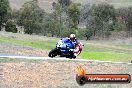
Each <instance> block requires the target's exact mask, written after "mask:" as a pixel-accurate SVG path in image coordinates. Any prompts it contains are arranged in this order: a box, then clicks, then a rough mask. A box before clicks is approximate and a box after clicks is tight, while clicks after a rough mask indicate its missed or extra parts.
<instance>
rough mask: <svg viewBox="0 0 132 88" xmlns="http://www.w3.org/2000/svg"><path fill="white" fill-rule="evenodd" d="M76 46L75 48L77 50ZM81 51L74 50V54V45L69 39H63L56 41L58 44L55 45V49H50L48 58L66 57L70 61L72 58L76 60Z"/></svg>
mask: <svg viewBox="0 0 132 88" xmlns="http://www.w3.org/2000/svg"><path fill="white" fill-rule="evenodd" d="M79 45H81V43H79V44H78V46H79ZM78 46H77V47H76V48H77V49H78ZM76 48H75V50H76ZM81 50H82V49H80V47H79V50H76V52H74V44H73V43H72V42H71V41H70V40H69V39H67V38H63V39H61V40H59V41H58V43H57V44H56V48H54V49H52V50H51V51H50V52H49V55H48V56H49V57H52V58H53V57H56V56H57V55H59V56H60V57H66V58H70V59H72V58H76V56H77V55H79V54H80V53H81ZM78 51H79V52H78ZM75 53H76V55H74V54H75Z"/></svg>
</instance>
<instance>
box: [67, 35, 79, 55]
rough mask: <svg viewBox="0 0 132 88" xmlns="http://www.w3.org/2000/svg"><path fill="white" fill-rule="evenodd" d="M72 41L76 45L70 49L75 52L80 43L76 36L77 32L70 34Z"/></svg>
mask: <svg viewBox="0 0 132 88" xmlns="http://www.w3.org/2000/svg"><path fill="white" fill-rule="evenodd" d="M69 39H70V41H71V42H72V43H73V45H74V49H70V50H71V51H73V52H76V51H77V50H76V49H75V48H76V46H77V45H78V43H79V42H78V40H77V39H76V36H75V34H70V38H69ZM73 57H75V58H76V56H75V55H74V56H73Z"/></svg>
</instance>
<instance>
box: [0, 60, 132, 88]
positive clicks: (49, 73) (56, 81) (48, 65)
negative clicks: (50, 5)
mask: <svg viewBox="0 0 132 88" xmlns="http://www.w3.org/2000/svg"><path fill="white" fill-rule="evenodd" d="M79 64H82V65H83V67H84V68H85V69H86V71H87V73H89V74H126V73H127V74H130V75H132V70H131V68H132V65H129V64H112V63H98V62H74V61H55V60H45V61H42V62H32V63H31V62H6V63H0V70H1V73H0V83H1V84H0V87H1V88H47V87H48V88H55V87H57V88H58V87H59V88H78V87H80V86H79V85H78V84H77V83H76V80H75V75H76V72H75V68H76V67H77V66H78V65H79ZM88 86H89V88H131V87H132V84H124V85H121V84H117V85H111V84H109V85H108V84H91V85H84V86H83V88H87V87H88Z"/></svg>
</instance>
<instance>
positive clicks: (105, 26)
mask: <svg viewBox="0 0 132 88" xmlns="http://www.w3.org/2000/svg"><path fill="white" fill-rule="evenodd" d="M90 12H91V16H92V24H90V25H89V24H88V26H91V27H92V28H94V29H93V30H94V31H96V33H99V35H102V36H103V37H105V36H107V34H109V33H108V32H109V31H110V30H113V27H114V26H112V25H114V24H115V22H116V18H115V15H116V14H115V9H114V7H113V6H112V5H109V4H106V3H105V4H98V5H93V6H92V8H91V10H90Z"/></svg>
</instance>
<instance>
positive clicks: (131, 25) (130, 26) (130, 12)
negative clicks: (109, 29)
mask: <svg viewBox="0 0 132 88" xmlns="http://www.w3.org/2000/svg"><path fill="white" fill-rule="evenodd" d="M117 16H118V17H120V18H121V22H123V23H125V25H126V27H127V31H132V7H128V8H120V9H118V14H117Z"/></svg>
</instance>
